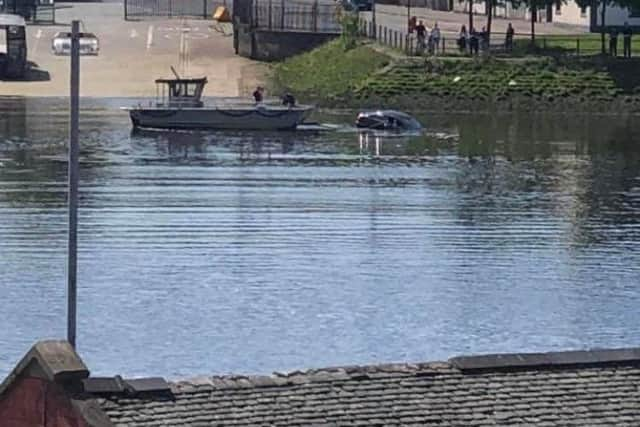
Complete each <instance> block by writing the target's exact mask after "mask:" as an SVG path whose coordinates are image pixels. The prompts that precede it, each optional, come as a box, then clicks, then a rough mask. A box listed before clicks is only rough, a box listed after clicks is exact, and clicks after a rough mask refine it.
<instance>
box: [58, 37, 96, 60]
mask: <svg viewBox="0 0 640 427" xmlns="http://www.w3.org/2000/svg"><path fill="white" fill-rule="evenodd" d="M51 51H52V52H53V53H54V54H55V55H70V54H71V33H68V32H59V33H56V35H55V36H53V40H52V41H51ZM98 52H100V42H99V41H98V37H96V35H95V34H93V33H80V55H97V54H98Z"/></svg>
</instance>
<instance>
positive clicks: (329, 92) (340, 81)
mask: <svg viewBox="0 0 640 427" xmlns="http://www.w3.org/2000/svg"><path fill="white" fill-rule="evenodd" d="M389 62H390V58H389V57H388V56H387V55H385V54H382V53H379V52H377V51H375V50H374V49H372V48H371V47H370V46H367V45H363V44H359V45H358V46H356V47H355V48H353V49H349V50H345V49H344V48H343V43H342V42H341V41H340V40H334V41H332V42H329V43H327V44H325V45H323V46H321V47H319V48H317V49H315V50H313V51H311V52H308V53H304V54H302V55H298V56H296V57H294V58H291V59H289V60H287V61H284V62H282V63H280V64H278V65H276V66H275V69H274V73H273V82H272V83H273V85H274V86H275V87H276V88H277V89H279V90H282V89H287V90H291V91H293V92H294V93H295V94H296V95H297V96H300V97H303V98H310V99H318V98H334V99H338V98H341V97H345V96H349V95H350V94H351V93H352V92H353V89H354V88H355V87H356V85H357V84H358V83H359V82H361V81H362V80H363V79H365V78H367V77H368V76H370V75H371V74H372V73H374V72H376V71H377V70H380V69H381V68H383V67H384V66H385V65H387V64H388V63H389Z"/></svg>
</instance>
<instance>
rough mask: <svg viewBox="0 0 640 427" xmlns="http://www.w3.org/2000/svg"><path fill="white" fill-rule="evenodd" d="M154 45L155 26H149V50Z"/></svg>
mask: <svg viewBox="0 0 640 427" xmlns="http://www.w3.org/2000/svg"><path fill="white" fill-rule="evenodd" d="M152 45H153V25H149V31H147V49H149V48H151V46H152Z"/></svg>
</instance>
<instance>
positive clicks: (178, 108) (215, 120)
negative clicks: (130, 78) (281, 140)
mask: <svg viewBox="0 0 640 427" xmlns="http://www.w3.org/2000/svg"><path fill="white" fill-rule="evenodd" d="M172 70H173V69H172ZM173 71H174V74H175V77H176V78H175V79H158V80H156V85H157V89H158V90H157V93H158V96H157V99H156V102H155V103H150V105H146V106H145V105H137V106H134V107H123V109H124V110H127V111H129V116H130V117H131V123H132V124H133V127H134V128H158V129H228V130H230V129H232V130H290V129H295V128H296V126H298V125H299V124H301V123H302V122H303V121H304V120H305V119H306V118H307V116H308V115H309V114H310V113H311V111H312V110H313V107H311V106H307V105H295V104H294V103H292V102H288V103H286V104H283V103H279V102H271V103H269V102H253V101H252V100H250V99H245V98H240V97H235V98H212V103H211V104H207V105H204V103H203V102H202V100H201V98H202V92H203V90H204V86H205V85H206V84H207V78H206V77H203V78H192V79H183V78H180V76H178V74H177V73H176V72H175V70H173Z"/></svg>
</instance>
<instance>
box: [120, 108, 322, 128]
mask: <svg viewBox="0 0 640 427" xmlns="http://www.w3.org/2000/svg"><path fill="white" fill-rule="evenodd" d="M310 112H311V108H310V107H293V108H286V107H255V106H251V107H249V108H234V109H222V108H179V109H178V108H158V107H150V108H144V107H138V108H132V109H129V116H130V117H131V122H132V124H133V126H134V127H143V128H158V129H226V130H231V129H233V130H287V129H295V128H296V126H297V125H299V124H301V123H302V122H303V121H304V120H305V118H306V117H307V116H308V115H309V113H310Z"/></svg>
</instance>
